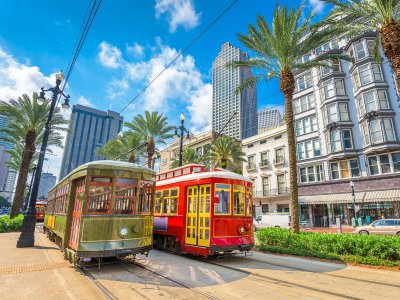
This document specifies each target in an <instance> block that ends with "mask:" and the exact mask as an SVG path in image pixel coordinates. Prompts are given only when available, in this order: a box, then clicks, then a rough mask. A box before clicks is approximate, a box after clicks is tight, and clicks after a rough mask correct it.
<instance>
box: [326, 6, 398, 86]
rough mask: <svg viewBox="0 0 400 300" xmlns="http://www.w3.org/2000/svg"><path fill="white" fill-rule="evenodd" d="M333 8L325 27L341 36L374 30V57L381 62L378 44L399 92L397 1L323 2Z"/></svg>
mask: <svg viewBox="0 0 400 300" xmlns="http://www.w3.org/2000/svg"><path fill="white" fill-rule="evenodd" d="M323 1H324V2H326V3H330V4H333V5H334V7H333V9H332V11H331V12H330V13H329V15H328V17H327V18H326V21H325V22H326V24H327V26H334V27H336V28H338V29H339V30H340V31H341V33H342V34H346V35H348V36H356V35H359V34H361V33H363V32H365V31H370V30H371V29H372V30H375V31H376V32H377V33H378V36H377V38H376V39H375V47H374V58H375V60H376V61H377V62H380V55H379V45H381V46H382V50H383V52H384V53H385V55H386V57H387V58H388V60H389V61H390V63H391V65H392V68H393V70H394V72H395V74H396V83H397V89H398V90H399V91H400V0H323Z"/></svg>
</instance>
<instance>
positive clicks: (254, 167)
mask: <svg viewBox="0 0 400 300" xmlns="http://www.w3.org/2000/svg"><path fill="white" fill-rule="evenodd" d="M246 170H247V171H253V172H254V171H256V165H255V164H249V165H247V166H246Z"/></svg>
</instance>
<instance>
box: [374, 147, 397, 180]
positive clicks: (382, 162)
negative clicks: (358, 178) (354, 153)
mask: <svg viewBox="0 0 400 300" xmlns="http://www.w3.org/2000/svg"><path fill="white" fill-rule="evenodd" d="M367 161H368V170H369V174H370V175H379V174H388V173H398V172H400V152H393V153H385V154H381V155H372V156H369V157H368V159H367Z"/></svg>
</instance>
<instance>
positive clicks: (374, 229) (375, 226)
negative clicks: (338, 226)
mask: <svg viewBox="0 0 400 300" xmlns="http://www.w3.org/2000/svg"><path fill="white" fill-rule="evenodd" d="M353 233H358V234H363V235H368V234H379V235H397V236H400V219H384V220H377V221H375V222H373V223H371V224H369V225H365V226H360V227H357V228H356V229H355V230H354V232H353Z"/></svg>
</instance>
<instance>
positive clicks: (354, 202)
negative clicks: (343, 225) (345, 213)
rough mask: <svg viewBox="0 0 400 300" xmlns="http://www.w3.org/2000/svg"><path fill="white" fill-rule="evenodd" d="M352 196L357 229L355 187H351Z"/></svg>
mask: <svg viewBox="0 0 400 300" xmlns="http://www.w3.org/2000/svg"><path fill="white" fill-rule="evenodd" d="M351 196H352V200H353V209H354V221H355V227H357V210H356V196H355V194H354V186H352V187H351Z"/></svg>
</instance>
